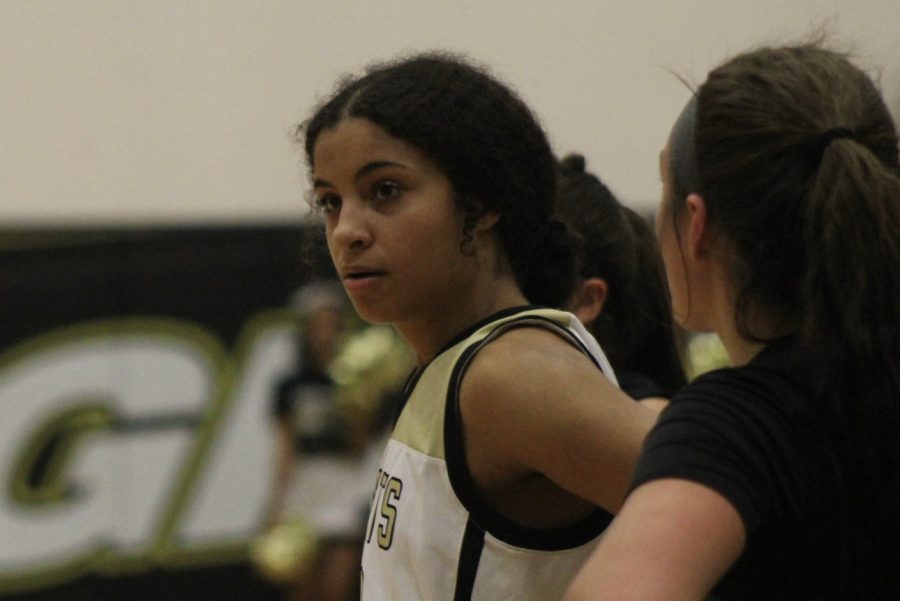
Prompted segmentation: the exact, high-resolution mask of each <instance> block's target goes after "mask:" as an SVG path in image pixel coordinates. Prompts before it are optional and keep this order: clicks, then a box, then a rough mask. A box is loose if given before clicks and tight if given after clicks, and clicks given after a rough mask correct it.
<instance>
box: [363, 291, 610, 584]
mask: <svg viewBox="0 0 900 601" xmlns="http://www.w3.org/2000/svg"><path fill="white" fill-rule="evenodd" d="M515 327H541V328H547V329H549V330H551V331H554V332H556V333H557V334H558V335H560V336H562V337H563V338H564V339H566V340H568V341H570V342H571V343H572V344H573V345H574V346H576V347H578V348H579V349H581V350H582V351H583V352H584V353H585V354H587V355H588V356H590V357H591V358H592V359H593V361H594V363H596V364H597V366H598V367H599V368H600V369H602V370H603V372H604V373H605V374H606V376H607V377H608V378H610V379H611V380H612V381H613V382H615V376H614V375H613V371H612V368H611V367H610V365H609V362H608V361H607V359H606V357H605V356H604V354H603V352H602V351H601V350H600V347H599V346H598V345H597V343H596V341H595V340H594V338H593V337H592V336H591V335H590V334H589V333H588V332H587V331H586V330H585V329H584V328H583V327H582V325H581V324H580V323H579V322H578V320H577V319H576V318H575V316H574V315H571V314H569V313H565V312H562V311H555V310H551V309H534V308H517V309H513V310H508V311H504V312H501V313H499V314H497V315H494V316H493V317H492V318H490V319H489V320H486V321H485V322H483V323H482V324H479V325H476V326H474V327H473V328H471V329H470V330H469V331H467V332H465V333H463V334H461V335H460V336H458V337H457V338H456V339H455V341H454V342H451V344H450V345H449V346H448V348H446V349H445V350H444V351H443V352H441V353H440V354H439V355H438V356H437V357H435V358H434V359H433V360H432V361H431V362H430V363H429V364H428V365H427V366H425V367H424V369H421V370H419V371H418V372H417V373H416V374H414V376H413V379H411V381H410V383H409V384H408V385H407V391H406V395H405V405H404V406H403V409H402V411H401V413H400V416H399V418H398V420H397V423H396V426H395V428H394V431H393V434H392V435H391V438H390V440H389V441H388V443H387V446H386V448H385V451H384V455H383V457H382V462H381V468H380V469H379V470H378V473H377V477H376V486H375V493H374V496H373V502H372V508H371V512H370V515H369V521H368V525H367V530H366V539H365V546H364V550H363V560H362V570H363V573H362V600H363V601H498V600H501V599H515V600H516V601H531V600H533V601H553V600H555V599H561V598H562V596H563V594H564V592H565V589H566V587H567V586H568V583H569V582H570V581H571V580H572V578H573V577H574V575H575V573H576V571H577V570H578V569H579V567H580V566H581V565H582V564H583V563H584V561H585V560H586V559H587V557H588V555H589V554H590V552H591V551H592V549H593V548H594V546H595V544H596V542H597V538H598V537H599V535H600V533H601V532H602V531H603V529H605V527H606V526H607V524H608V523H609V521H610V519H611V516H610V515H609V514H608V513H607V512H605V511H603V510H602V509H599V508H598V509H597V511H595V512H594V513H592V514H591V515H590V516H588V517H587V518H585V519H584V520H582V521H580V522H579V523H576V524H573V525H572V526H568V527H565V528H555V529H549V530H542V529H534V528H528V527H525V526H522V525H519V524H516V523H514V522H512V521H511V520H509V519H508V518H506V517H505V516H503V515H501V514H500V513H498V512H497V511H495V510H494V509H493V508H492V507H491V506H489V505H488V504H487V503H486V502H485V501H484V500H483V499H482V498H481V496H480V494H479V493H478V491H477V490H476V488H475V485H474V482H473V480H472V478H471V475H470V474H469V471H468V468H467V467H466V465H465V453H464V451H463V448H462V431H461V424H460V420H459V412H458V411H459V409H458V390H459V385H460V382H461V379H462V375H463V374H464V373H465V369H466V366H467V365H468V362H469V361H470V360H471V358H472V357H473V356H474V354H475V353H476V352H477V351H478V349H480V348H481V347H482V346H484V345H485V344H488V343H489V342H490V340H492V339H493V338H494V337H496V336H498V335H500V334H501V333H502V332H504V331H507V330H509V329H511V328H515Z"/></svg>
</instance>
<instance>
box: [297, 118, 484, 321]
mask: <svg viewBox="0 0 900 601" xmlns="http://www.w3.org/2000/svg"><path fill="white" fill-rule="evenodd" d="M313 161H314V165H315V167H314V173H313V179H314V182H313V186H314V193H315V197H316V204H317V206H319V207H320V208H321V210H322V211H323V213H324V219H325V231H326V238H327V241H328V249H329V252H330V253H331V258H332V260H333V261H334V265H335V268H336V269H337V272H338V275H339V276H340V278H341V281H342V282H343V284H344V288H345V289H346V290H347V293H348V295H349V296H350V298H351V300H352V301H353V304H354V306H355V307H356V310H357V312H358V313H359V314H360V316H361V317H363V318H364V319H366V320H367V321H371V322H378V323H393V324H400V323H403V322H407V321H417V322H421V320H439V319H440V318H441V315H443V314H445V313H446V311H447V310H448V309H450V308H452V307H453V305H455V304H458V303H460V302H465V298H464V297H463V296H460V295H461V294H464V292H462V291H464V290H465V288H466V286H471V285H472V283H471V282H472V280H471V278H472V273H473V269H474V261H473V259H472V257H468V256H465V255H463V253H462V252H461V251H460V245H461V243H462V241H463V233H462V232H463V214H462V212H461V211H460V210H459V209H458V208H457V206H456V205H455V203H454V194H453V187H452V185H451V183H450V181H449V180H448V179H447V177H446V176H445V175H444V173H443V172H442V171H441V170H440V169H439V168H438V167H437V166H436V165H435V164H434V163H433V162H432V161H431V160H429V159H428V157H426V156H425V155H424V154H423V153H422V152H421V151H419V150H418V148H416V147H414V146H412V145H410V144H408V143H406V142H404V141H403V140H400V139H398V138H394V137H392V136H391V135H390V134H388V133H387V132H386V131H385V130H384V129H382V128H381V127H379V126H377V125H375V124H373V123H372V122H370V121H368V120H366V119H361V118H350V119H345V120H343V121H341V122H339V123H338V124H337V125H336V126H335V127H333V128H331V129H328V130H325V131H323V132H322V133H321V134H320V135H319V138H318V139H317V141H316V143H315V147H314V149H313Z"/></svg>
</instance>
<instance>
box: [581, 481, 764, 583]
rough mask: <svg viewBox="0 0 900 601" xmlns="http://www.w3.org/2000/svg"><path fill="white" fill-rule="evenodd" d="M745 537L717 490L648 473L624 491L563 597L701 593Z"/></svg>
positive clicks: (729, 562)
mask: <svg viewBox="0 0 900 601" xmlns="http://www.w3.org/2000/svg"><path fill="white" fill-rule="evenodd" d="M745 544H746V541H745V531H744V525H743V522H742V520H741V518H740V515H739V514H738V512H737V510H736V509H735V508H734V507H733V506H732V505H731V504H730V503H729V502H728V501H727V500H726V499H725V498H724V497H722V496H721V495H719V494H718V493H717V492H715V491H713V490H712V489H710V488H707V487H705V486H703V485H701V484H696V483H694V482H689V481H686V480H676V479H663V480H654V481H651V482H648V483H646V484H644V485H642V486H640V487H638V488H637V489H635V490H634V492H632V493H631V494H630V495H629V497H628V499H627V501H626V502H625V505H624V507H623V508H622V511H621V513H619V515H618V516H616V518H615V519H614V520H613V522H612V525H611V526H610V527H609V528H608V529H607V530H606V532H605V533H604V535H603V538H601V540H600V544H599V546H598V547H597V549H596V551H594V554H593V555H592V556H591V558H590V559H589V560H588V561H587V563H586V564H585V565H584V566H583V567H582V569H581V572H580V573H579V574H578V576H577V577H576V578H575V580H574V581H573V583H572V585H571V587H570V588H569V591H568V594H567V595H566V598H565V601H603V600H610V601H611V600H615V601H637V600H638V599H640V600H641V601H663V600H664V601H701V600H702V599H703V598H705V597H706V595H707V594H708V593H709V592H710V591H711V590H712V588H713V587H714V586H715V585H716V583H717V582H718V581H719V580H720V579H721V578H722V576H723V575H724V574H725V573H726V572H727V570H728V569H729V568H730V567H731V565H732V564H733V563H734V562H735V561H737V559H738V557H739V556H740V554H741V553H742V552H743V550H744V546H745Z"/></svg>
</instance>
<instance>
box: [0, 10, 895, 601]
mask: <svg viewBox="0 0 900 601" xmlns="http://www.w3.org/2000/svg"><path fill="white" fill-rule="evenodd" d="M898 25H900V3H898V2H897V1H896V0H828V1H826V0H727V1H721V0H677V1H675V0H631V1H628V2H626V1H624V0H620V1H612V0H563V1H558V2H539V1H536V0H535V1H531V0H515V1H514V0H496V1H491V0H488V1H485V0H479V1H474V0H457V1H452V2H451V1H449V0H437V1H431V2H429V1H421V0H418V1H413V0H384V1H381V2H377V3H376V2H365V1H361V0H359V1H337V0H329V1H327V2H326V1H324V0H293V1H286V0H285V1H252V2H251V1H250V0H240V1H238V0H194V1H192V2H182V1H176V0H154V1H153V2H138V1H136V0H131V1H124V0H123V1H101V0H96V1H87V0H71V1H67V2H64V1H61V0H56V1H51V0H5V1H4V2H2V3H0V140H2V143H0V415H2V419H0V487H2V494H0V598H3V599H20V600H23V601H24V600H38V599H48V600H49V599H60V600H61V599H66V600H71V599H87V598H91V599H97V598H102V599H162V598H167V599H173V598H174V599H180V598H187V597H197V596H199V597H201V598H204V599H267V598H272V599H281V598H284V596H285V594H288V593H285V590H286V586H288V585H287V584H286V583H285V582H282V581H279V580H278V578H277V577H276V576H274V575H273V574H271V573H269V574H267V573H265V572H264V570H262V569H261V568H260V566H259V565H258V558H257V559H253V557H254V556H253V555H252V553H251V551H252V550H253V549H255V548H256V547H254V543H255V542H256V541H257V539H258V537H259V535H261V534H262V533H263V531H265V530H266V529H267V528H268V527H269V526H270V525H271V503H272V490H273V482H275V480H276V473H275V472H276V470H275V464H276V461H275V459H276V454H277V445H276V438H277V422H278V420H277V418H276V412H275V409H273V406H274V404H275V400H274V399H275V397H276V396H277V395H276V390H277V389H278V387H279V385H280V383H281V382H283V381H284V379H285V378H286V377H288V376H289V374H291V373H293V372H295V371H296V370H298V369H300V368H302V366H303V365H304V362H308V357H306V356H305V355H304V353H303V352H302V341H303V339H304V336H305V333H306V329H305V328H306V324H305V323H304V322H303V320H300V319H298V314H297V310H296V309H297V307H296V303H295V300H296V293H297V290H298V289H299V288H300V287H301V286H303V285H304V284H306V283H308V282H309V281H310V280H313V279H318V278H322V277H327V276H328V274H329V267H328V265H327V260H326V259H325V258H324V256H323V255H322V254H321V253H314V254H310V251H309V248H316V246H315V243H316V241H315V240H313V239H312V236H311V234H310V229H309V227H308V225H307V219H306V217H307V215H306V214H307V206H306V202H305V198H306V193H307V188H308V186H307V180H306V175H305V166H304V165H303V162H302V159H301V154H300V152H299V149H298V148H297V147H296V146H295V144H294V142H293V140H292V131H293V129H294V128H295V126H296V125H297V124H298V123H300V122H302V121H303V119H304V118H306V116H307V115H308V114H309V113H310V112H311V110H312V108H313V107H314V106H315V104H316V102H317V101H318V99H319V98H321V97H323V96H325V95H327V94H328V93H329V91H330V90H331V89H332V87H333V86H334V84H335V82H336V81H337V79H338V78H339V77H340V75H342V74H344V73H348V72H357V71H359V69H361V68H362V67H363V66H364V65H365V64H367V63H369V62H371V61H373V60H378V59H386V58H390V57H392V56H395V55H396V54H397V53H400V52H411V51H416V50H424V49H432V48H443V49H449V50H454V51H459V52H463V53H466V54H468V55H470V56H471V57H473V58H475V59H477V60H479V61H482V62H484V63H486V64H487V65H488V66H489V67H490V68H491V69H492V70H493V71H494V72H495V73H497V74H499V75H500V76H501V77H502V78H503V79H505V80H506V81H508V82H509V83H511V84H512V85H513V86H514V87H515V88H516V89H517V90H518V91H519V92H520V93H521V95H522V96H523V97H524V98H525V100H526V101H527V102H528V103H529V104H530V105H531V106H532V108H533V109H534V110H535V112H536V113H537V114H538V116H539V117H540V119H541V120H542V123H543V125H544V127H545V129H546V130H547V132H548V133H549V135H550V138H551V140H552V142H553V144H554V147H555V149H556V151H557V152H558V153H559V154H565V153H569V152H579V153H581V154H583V155H584V156H585V157H586V158H587V164H588V168H589V169H590V170H592V171H593V172H595V173H596V174H597V175H599V176H600V177H601V178H602V179H603V180H604V182H605V183H606V184H607V185H608V186H609V187H610V188H611V190H612V191H613V192H614V193H615V194H616V195H617V196H618V197H619V199H620V200H621V201H622V202H623V203H624V204H626V205H628V206H631V207H632V208H635V209H636V210H638V211H640V212H641V213H642V214H645V215H647V216H648V217H649V216H651V215H652V213H653V210H654V207H655V206H656V203H657V200H658V196H659V192H660V183H659V175H658V160H657V157H658V153H659V150H660V149H661V147H662V145H663V144H664V142H665V138H666V136H667V135H668V130H669V127H670V126H671V123H672V122H673V120H674V118H675V117H676V115H677V114H678V113H679V112H680V110H681V107H682V105H683V104H684V102H685V100H686V99H687V97H688V95H689V93H690V92H689V90H688V88H686V87H685V85H684V84H683V83H682V82H681V81H680V80H679V77H676V74H677V75H678V76H680V77H681V78H683V79H685V80H687V81H688V82H697V83H699V82H701V81H702V80H703V79H704V77H705V74H706V72H707V71H708V70H709V69H710V68H711V67H713V66H715V65H716V64H718V63H719V62H721V60H723V59H724V58H725V57H727V56H729V55H730V54H734V53H737V52H739V51H741V50H743V49H745V48H747V47H748V46H752V45H758V44H762V43H773V42H774V43H777V42H781V41H796V40H798V39H802V38H803V37H804V36H806V35H808V34H810V33H811V32H813V31H817V30H819V29H824V30H826V31H828V32H830V34H831V39H832V41H833V45H834V46H837V47H838V48H845V49H848V50H851V51H852V52H853V53H854V55H855V56H856V59H857V61H858V62H859V63H860V64H862V65H863V66H867V67H869V68H870V69H871V70H872V71H873V72H874V73H876V74H878V78H879V80H880V81H881V84H882V87H883V90H884V92H885V97H886V98H887V100H888V102H889V103H890V105H891V108H892V110H893V111H894V115H895V117H896V116H897V115H898V114H900V35H897V32H898ZM308 243H311V244H308ZM319 248H320V247H319ZM351 321H352V320H351ZM375 339H377V337H376V338H372V337H371V332H368V331H366V330H365V329H364V328H363V326H362V324H358V323H350V325H348V326H347V328H346V329H345V331H344V332H343V337H342V339H341V349H347V348H350V349H353V350H352V353H356V354H355V355H353V354H352V353H351V355H352V356H353V357H355V359H353V361H355V363H352V362H351V363H352V366H351V367H350V368H347V367H346V365H345V371H344V372H343V377H344V380H341V379H340V378H341V374H340V373H338V374H337V376H338V377H337V379H338V381H337V382H336V384H335V385H336V386H338V387H339V388H340V387H343V388H342V390H343V391H344V396H345V397H346V398H349V399H350V400H349V401H347V402H346V403H345V407H344V408H345V409H346V408H347V407H350V410H351V412H352V411H356V412H357V413H354V415H356V416H358V415H364V416H365V419H366V420H374V421H377V416H375V413H377V411H376V410H375V409H372V408H371V407H363V408H362V409H360V402H362V403H363V404H365V403H366V402H371V403H372V404H373V406H374V405H377V404H378V403H379V402H381V400H382V399H381V398H376V397H380V395H382V393H384V394H387V392H388V389H389V388H390V386H391V385H392V382H393V380H392V379H391V378H393V377H394V374H393V372H390V373H391V378H388V379H390V380H391V382H387V383H385V384H384V387H383V388H384V389H383V390H378V391H372V390H370V389H363V388H360V387H359V386H358V385H357V384H354V382H358V381H359V379H360V378H361V375H362V374H364V373H368V374H369V375H371V374H372V373H378V374H382V375H384V374H385V373H388V372H386V371H385V370H386V369H387V368H385V367H384V366H383V365H382V366H379V365H377V361H376V360H375V358H373V357H372V356H367V355H366V353H365V352H363V351H360V348H367V347H366V344H369V343H368V342H367V343H366V344H362V346H360V344H361V343H359V342H358V341H359V340H363V341H372V340H375ZM379 340H382V342H383V339H379ZM354 341H357V342H356V344H355V346H354V344H353V342H354ZM377 344H381V343H377ZM377 344H376V343H371V344H370V345H369V347H368V348H370V349H374V350H372V353H376V354H377V353H380V352H386V351H385V348H386V347H378V346H377ZM691 348H692V350H693V353H694V354H695V355H696V357H695V359H696V360H695V365H696V366H698V369H706V368H708V367H709V366H713V365H715V364H716V363H717V362H718V361H720V360H721V356H720V354H719V351H718V350H717V348H716V346H715V344H714V343H710V341H708V340H697V341H694V344H693V345H692V347H691ZM377 349H380V350H377ZM376 351H377V352H376ZM347 352H350V351H347ZM370 355H371V353H370ZM345 357H346V356H345ZM402 361H403V360H402V359H398V360H397V362H398V363H399V364H402ZM354 366H355V367H354ZM347 369H349V370H350V373H351V375H349V376H348V375H347V374H348V372H347ZM354 370H355V371H354ZM367 370H368V371H367ZM338 371H339V370H338ZM354 378H356V379H355V380H354ZM354 386H356V387H355V388H354ZM359 398H363V399H364V400H363V401H359V400H358V399H359ZM354 399H356V400H354ZM313 542H314V541H311V542H310V544H311V545H313ZM301 551H302V550H299V551H298V550H296V549H294V550H293V552H294V553H295V555H296V553H300V552H301ZM301 555H302V553H301ZM297 557H299V556H295V557H294V559H296V558H297ZM254 562H257V563H254Z"/></svg>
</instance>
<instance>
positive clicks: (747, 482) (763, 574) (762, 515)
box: [632, 339, 836, 601]
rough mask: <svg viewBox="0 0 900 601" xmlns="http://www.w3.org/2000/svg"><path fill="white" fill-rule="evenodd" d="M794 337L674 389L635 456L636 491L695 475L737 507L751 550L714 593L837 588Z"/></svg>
mask: <svg viewBox="0 0 900 601" xmlns="http://www.w3.org/2000/svg"><path fill="white" fill-rule="evenodd" d="M792 344H793V343H792V340H791V339H787V340H782V341H779V342H776V343H773V344H770V345H769V346H768V347H767V348H765V349H764V350H763V351H762V352H760V353H759V354H758V355H757V356H756V357H755V358H754V359H753V361H751V362H750V363H749V364H748V365H746V366H743V367H740V368H727V369H721V370H716V371H713V372H709V373H707V374H704V375H702V376H700V377H698V378H697V379H696V380H695V381H694V382H692V383H691V384H689V385H688V386H686V387H685V388H683V389H682V390H681V391H679V392H678V393H676V394H675V395H674V396H673V398H672V400H671V403H670V405H669V407H668V408H667V409H666V410H665V411H664V412H663V413H662V415H661V416H660V420H659V422H658V423H657V425H656V427H655V428H654V429H653V430H652V431H651V433H650V434H649V435H648V437H647V439H646V441H645V443H644V449H643V452H642V454H641V457H640V459H639V461H638V465H637V468H636V472H635V476H634V480H633V484H632V488H634V487H637V486H639V485H640V484H643V483H645V482H648V481H650V480H656V479H659V478H666V477H675V478H680V479H686V480H691V481H695V482H698V483H701V484H703V485H705V486H708V487H709V488H711V489H713V490H715V491H717V492H718V493H719V494H721V495H723V496H724V497H725V498H726V499H728V500H729V501H730V502H731V504H732V505H733V506H734V507H735V508H736V509H737V511H738V512H739V513H740V515H741V517H742V519H743V522H744V526H745V528H746V532H747V547H746V549H745V551H744V553H743V555H742V556H741V557H740V559H739V560H738V562H737V563H736V564H735V565H734V566H733V567H732V569H731V570H730V571H729V573H728V574H727V575H726V577H725V578H724V579H723V580H722V581H721V582H720V584H719V586H718V587H717V588H716V590H715V591H714V594H715V596H716V598H717V599H722V600H732V599H754V600H757V599H759V600H762V599H765V600H766V601H778V600H780V599H790V600H791V601H802V600H812V599H819V598H821V597H822V596H823V595H824V593H825V592H827V591H829V590H833V589H834V586H836V581H835V579H834V578H835V570H834V566H835V561H836V557H835V546H836V545H835V543H834V536H833V528H832V523H833V519H834V518H833V513H832V508H831V507H829V500H830V499H833V498H835V497H834V494H835V490H836V485H835V483H834V479H833V478H832V477H830V475H829V474H830V473H831V470H830V469H829V467H828V465H827V462H826V461H825V460H824V459H823V458H824V457H825V454H824V450H825V448H824V445H825V441H824V439H823V436H822V434H821V428H819V427H818V425H817V424H818V421H817V419H816V411H815V408H814V405H813V403H812V401H811V399H810V396H809V395H808V394H807V393H806V391H805V390H804V389H803V387H802V386H801V385H800V379H799V378H798V377H797V373H796V371H795V370H794V369H793V368H792V367H791V365H792V361H791V349H792Z"/></svg>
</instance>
